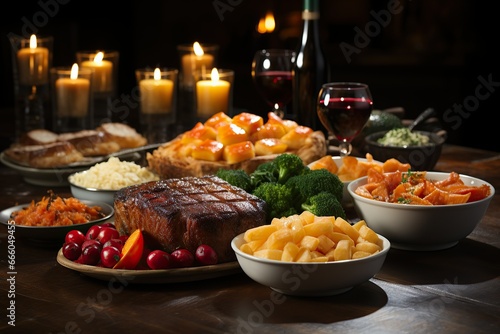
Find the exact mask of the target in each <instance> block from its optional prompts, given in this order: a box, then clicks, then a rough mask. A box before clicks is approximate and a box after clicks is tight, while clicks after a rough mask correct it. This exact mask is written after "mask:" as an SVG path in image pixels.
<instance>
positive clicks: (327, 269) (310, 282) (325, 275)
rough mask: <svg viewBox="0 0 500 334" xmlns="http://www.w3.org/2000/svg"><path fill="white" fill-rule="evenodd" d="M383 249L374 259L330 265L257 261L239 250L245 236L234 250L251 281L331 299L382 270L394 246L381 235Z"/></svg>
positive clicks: (235, 243)
mask: <svg viewBox="0 0 500 334" xmlns="http://www.w3.org/2000/svg"><path fill="white" fill-rule="evenodd" d="M379 238H380V239H382V241H383V249H382V250H381V251H380V252H378V253H376V254H373V255H371V256H368V257H365V258H361V259H354V260H344V261H331V262H300V263H298V262H284V261H276V260H267V259H262V258H258V257H255V256H252V255H249V254H246V253H244V252H242V251H240V246H241V245H242V244H243V243H244V242H245V240H244V233H242V234H240V235H238V236H236V237H235V238H234V239H233V240H232V242H231V247H232V248H233V250H234V252H235V253H236V259H237V260H238V263H239V264H240V266H241V268H242V269H243V271H244V272H245V274H247V275H248V276H249V277H250V278H251V279H253V280H254V281H256V282H257V283H260V284H262V285H265V286H268V287H270V288H271V289H273V290H274V291H277V292H280V293H282V294H286V295H294V296H331V295H338V294H341V293H344V292H346V291H349V290H351V289H352V288H353V287H355V286H356V285H359V284H361V283H364V282H366V281H368V280H369V279H370V278H372V277H373V276H374V275H375V274H376V273H378V272H379V271H380V269H381V268H382V265H383V263H384V261H385V258H386V256H387V253H388V252H389V249H390V247H391V244H390V242H389V240H387V239H386V238H384V237H383V236H381V235H379Z"/></svg>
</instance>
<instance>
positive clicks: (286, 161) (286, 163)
mask: <svg viewBox="0 0 500 334" xmlns="http://www.w3.org/2000/svg"><path fill="white" fill-rule="evenodd" d="M272 163H273V164H274V167H275V168H276V170H277V172H278V183H281V184H284V183H285V182H286V181H288V179H289V178H291V177H292V176H295V175H300V174H302V173H303V172H304V169H305V168H306V166H305V165H304V162H303V161H302V159H301V158H300V157H299V156H298V155H296V154H288V153H284V154H280V155H278V156H277V157H276V158H275V159H274V160H273V161H272Z"/></svg>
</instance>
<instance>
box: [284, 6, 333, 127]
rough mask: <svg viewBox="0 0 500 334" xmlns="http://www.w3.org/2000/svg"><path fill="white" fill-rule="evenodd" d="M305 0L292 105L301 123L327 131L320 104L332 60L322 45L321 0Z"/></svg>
mask: <svg viewBox="0 0 500 334" xmlns="http://www.w3.org/2000/svg"><path fill="white" fill-rule="evenodd" d="M303 1H304V3H303V11H302V22H303V25H302V35H301V38H300V43H299V47H298V50H297V52H296V59H295V64H294V83H293V103H292V108H293V113H294V116H295V118H296V120H297V122H298V123H299V124H300V125H305V126H308V127H310V128H312V129H313V130H321V131H323V132H325V133H326V131H325V129H324V128H323V127H322V125H321V122H320V120H319V118H318V113H317V108H316V104H317V98H318V93H319V90H320V89H321V86H322V85H323V84H324V83H327V82H329V81H330V68H329V64H328V62H327V60H326V57H325V54H324V51H323V48H322V47H321V39H320V31H319V16H320V15H319V0H303Z"/></svg>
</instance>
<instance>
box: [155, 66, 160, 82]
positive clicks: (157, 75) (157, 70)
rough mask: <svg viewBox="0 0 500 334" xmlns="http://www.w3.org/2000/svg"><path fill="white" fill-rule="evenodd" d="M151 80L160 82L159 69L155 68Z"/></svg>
mask: <svg viewBox="0 0 500 334" xmlns="http://www.w3.org/2000/svg"><path fill="white" fill-rule="evenodd" d="M153 78H154V79H155V80H160V79H161V71H160V69H159V68H158V67H157V68H156V69H155V71H154V73H153Z"/></svg>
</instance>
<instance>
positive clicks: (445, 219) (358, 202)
mask: <svg viewBox="0 0 500 334" xmlns="http://www.w3.org/2000/svg"><path fill="white" fill-rule="evenodd" d="M449 174H450V173H445V172H427V176H426V178H427V179H433V180H444V179H446V178H447V177H448V176H449ZM460 178H461V179H462V180H463V181H464V183H465V184H466V185H471V186H479V185H482V184H487V185H488V186H489V187H490V189H491V194H490V196H488V197H487V198H484V199H482V200H479V201H476V202H471V203H465V204H453V205H452V204H449V205H412V204H397V203H387V202H382V201H377V200H373V199H369V198H366V197H363V196H360V195H357V194H356V193H355V192H354V191H355V189H356V188H357V187H359V186H362V185H364V184H366V182H367V177H362V178H360V179H357V180H355V181H353V182H351V183H350V184H349V186H348V191H349V193H350V195H351V196H352V198H353V201H354V209H355V210H356V212H357V213H358V216H359V218H362V219H364V220H365V221H366V224H367V225H368V226H369V227H370V228H371V229H372V230H373V231H375V232H377V233H379V234H382V235H384V236H385V237H386V238H387V239H389V240H390V241H391V245H392V247H393V248H398V249H404V250H415V251H432V250H440V249H446V248H450V247H452V246H454V245H456V244H457V243H458V242H459V241H460V240H462V239H464V238H465V237H467V236H468V235H469V234H470V233H471V232H472V231H473V230H474V229H475V228H476V226H477V225H478V224H479V222H480V221H481V219H482V218H483V216H484V214H485V213H486V210H487V208H488V205H489V204H490V202H491V199H492V198H493V196H494V194H495V189H494V188H493V186H492V185H491V184H490V183H488V182H486V181H483V180H481V179H478V178H475V177H471V176H467V175H462V174H461V175H460Z"/></svg>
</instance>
